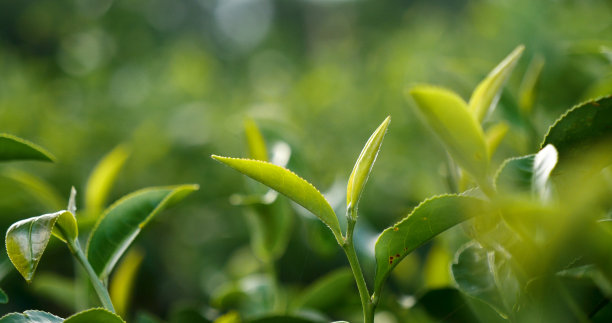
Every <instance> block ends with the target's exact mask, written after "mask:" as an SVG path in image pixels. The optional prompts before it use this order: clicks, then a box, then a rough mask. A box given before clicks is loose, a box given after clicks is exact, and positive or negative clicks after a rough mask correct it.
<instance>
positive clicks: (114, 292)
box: [109, 249, 144, 316]
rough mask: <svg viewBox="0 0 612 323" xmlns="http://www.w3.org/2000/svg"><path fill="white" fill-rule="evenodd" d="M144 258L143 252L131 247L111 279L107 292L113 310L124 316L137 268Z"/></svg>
mask: <svg viewBox="0 0 612 323" xmlns="http://www.w3.org/2000/svg"><path fill="white" fill-rule="evenodd" d="M143 259H144V253H143V252H142V251H141V250H140V249H131V250H130V251H128V253H127V254H126V255H125V258H124V259H123V260H122V261H121V262H120V263H119V265H118V266H117V270H116V271H115V273H114V274H113V277H112V279H111V283H110V287H109V294H110V297H111V300H112V301H113V305H114V306H115V311H116V312H117V314H119V315H120V316H125V315H126V314H127V310H128V308H129V305H130V297H131V295H132V290H133V289H134V281H135V280H136V277H137V276H136V274H137V273H138V268H140V264H141V263H142V260H143Z"/></svg>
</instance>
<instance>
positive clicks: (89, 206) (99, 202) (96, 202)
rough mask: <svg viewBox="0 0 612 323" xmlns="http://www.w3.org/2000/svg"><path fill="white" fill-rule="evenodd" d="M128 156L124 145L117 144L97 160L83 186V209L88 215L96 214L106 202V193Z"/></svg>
mask: <svg viewBox="0 0 612 323" xmlns="http://www.w3.org/2000/svg"><path fill="white" fill-rule="evenodd" d="M128 156H129V150H128V148H127V146H125V145H119V146H117V147H115V148H114V149H113V150H111V151H110V152H109V153H108V154H106V155H105V156H104V157H102V159H101V160H100V161H99V162H98V164H97V165H96V167H95V168H94V169H93V171H92V172H91V174H90V175H89V179H87V184H86V186H85V209H86V210H87V213H88V215H90V216H98V215H99V213H100V211H101V210H102V209H103V208H104V206H105V204H106V199H107V197H108V193H109V192H110V189H111V187H112V185H113V183H114V181H115V179H116V178H117V175H118V174H119V171H120V170H121V167H122V166H123V164H125V161H126V159H127V158H128Z"/></svg>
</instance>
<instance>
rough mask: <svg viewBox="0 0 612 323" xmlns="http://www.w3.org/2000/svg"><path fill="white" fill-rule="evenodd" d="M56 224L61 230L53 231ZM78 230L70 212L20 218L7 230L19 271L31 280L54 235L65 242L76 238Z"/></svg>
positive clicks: (9, 248)
mask: <svg viewBox="0 0 612 323" xmlns="http://www.w3.org/2000/svg"><path fill="white" fill-rule="evenodd" d="M56 224H57V225H58V226H61V230H54V227H55V225H56ZM76 232H77V231H76V219H75V218H74V215H72V213H70V212H68V211H59V212H56V213H50V214H44V215H41V216H37V217H33V218H29V219H25V220H21V221H18V222H15V223H14V224H13V225H11V226H10V227H9V229H8V231H7V232H6V251H7V254H8V256H9V258H10V260H11V262H12V263H13V265H14V266H15V268H17V271H19V273H20V274H21V275H22V276H23V278H25V280H26V281H27V282H31V281H32V277H33V276H34V272H35V271H36V267H37V266H38V262H39V261H40V258H41V257H42V255H43V253H44V251H45V248H47V244H48V243H49V239H50V238H51V234H53V235H55V236H56V237H57V238H59V239H60V240H62V241H66V240H67V239H69V240H71V241H74V239H76Z"/></svg>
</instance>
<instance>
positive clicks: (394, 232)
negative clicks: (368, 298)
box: [374, 195, 489, 291]
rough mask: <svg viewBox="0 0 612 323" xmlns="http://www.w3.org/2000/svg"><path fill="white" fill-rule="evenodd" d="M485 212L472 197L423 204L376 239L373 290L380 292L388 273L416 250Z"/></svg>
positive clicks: (480, 202)
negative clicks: (437, 236) (455, 226)
mask: <svg viewBox="0 0 612 323" xmlns="http://www.w3.org/2000/svg"><path fill="white" fill-rule="evenodd" d="M488 212H489V211H488V204H487V202H485V201H483V200H481V199H478V198H475V197H469V196H462V195H441V196H436V197H433V198H431V199H428V200H425V201H423V202H422V203H421V204H419V205H418V206H417V207H416V208H415V209H414V210H413V211H412V212H411V213H410V214H409V215H408V216H406V217H405V218H404V219H403V220H401V221H400V222H399V223H397V224H395V225H394V226H392V227H390V228H387V229H386V230H384V231H383V232H382V233H381V235H380V236H379V237H378V240H377V241H376V247H375V250H376V278H375V281H374V285H375V286H374V290H375V291H378V290H380V289H381V287H382V284H383V283H384V282H385V280H386V278H387V276H388V275H389V273H390V272H391V270H392V269H393V268H395V266H397V264H398V263H399V262H400V261H401V260H402V259H403V258H404V257H405V256H406V255H408V254H409V253H411V252H412V251H413V250H415V249H416V248H417V247H419V246H420V245H422V244H423V243H425V242H427V241H429V240H430V239H431V238H433V237H435V236H436V235H438V234H440V233H442V232H444V231H445V230H447V229H449V228H451V227H453V226H454V225H457V224H459V223H461V222H463V221H465V220H467V219H469V218H470V217H473V216H476V215H485V216H486V213H488Z"/></svg>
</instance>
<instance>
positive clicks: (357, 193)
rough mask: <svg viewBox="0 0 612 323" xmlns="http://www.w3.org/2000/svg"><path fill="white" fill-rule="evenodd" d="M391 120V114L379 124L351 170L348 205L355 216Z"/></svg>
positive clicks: (347, 192)
mask: <svg viewBox="0 0 612 323" xmlns="http://www.w3.org/2000/svg"><path fill="white" fill-rule="evenodd" d="M389 122H391V116H388V117H387V118H386V119H385V120H384V121H383V122H382V123H381V124H380V126H378V128H377V129H376V130H375V131H374V133H372V135H371V136H370V139H368V141H367V142H366V144H365V146H364V147H363V150H361V153H360V154H359V157H358V158H357V162H355V166H354V167H353V171H352V172H351V176H350V177H349V180H348V185H347V188H346V207H347V208H348V209H351V208H352V209H354V210H355V212H354V214H355V216H356V214H357V212H356V211H357V205H358V204H359V198H360V197H361V192H362V191H363V187H364V186H365V184H366V182H367V180H368V177H369V176H370V172H371V171H372V167H373V166H374V162H375V161H376V157H377V156H378V152H379V151H380V146H381V145H382V141H383V138H384V137H385V133H387V127H388V126H389Z"/></svg>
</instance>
